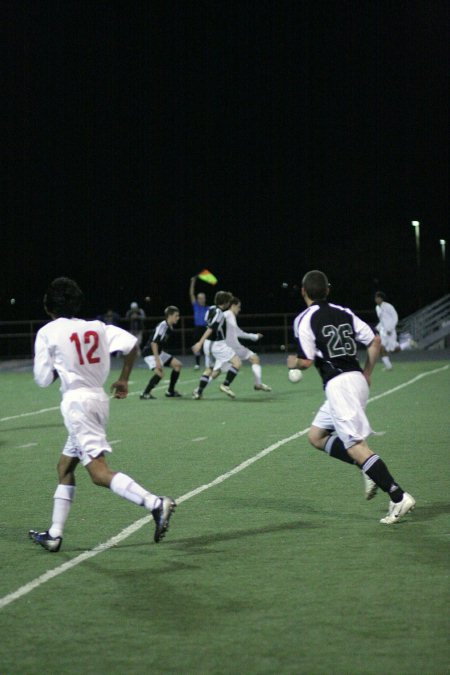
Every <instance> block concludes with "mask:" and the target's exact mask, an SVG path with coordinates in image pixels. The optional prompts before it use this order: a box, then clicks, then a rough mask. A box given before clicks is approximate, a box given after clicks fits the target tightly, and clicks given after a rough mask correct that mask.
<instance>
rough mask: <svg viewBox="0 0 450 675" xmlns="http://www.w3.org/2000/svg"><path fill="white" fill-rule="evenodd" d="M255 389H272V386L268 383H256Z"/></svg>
mask: <svg viewBox="0 0 450 675" xmlns="http://www.w3.org/2000/svg"><path fill="white" fill-rule="evenodd" d="M253 389H256V391H272V387H269V385H268V384H263V383H262V382H261V384H255V386H254V387H253Z"/></svg>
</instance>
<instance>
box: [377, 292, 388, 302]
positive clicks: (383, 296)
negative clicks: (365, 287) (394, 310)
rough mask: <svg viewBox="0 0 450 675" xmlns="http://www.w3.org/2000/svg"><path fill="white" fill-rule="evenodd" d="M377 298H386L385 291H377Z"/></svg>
mask: <svg viewBox="0 0 450 675" xmlns="http://www.w3.org/2000/svg"><path fill="white" fill-rule="evenodd" d="M375 297H376V298H381V299H382V300H386V293H383V291H377V292H376V293H375Z"/></svg>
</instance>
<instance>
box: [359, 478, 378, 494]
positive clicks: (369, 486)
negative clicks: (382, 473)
mask: <svg viewBox="0 0 450 675" xmlns="http://www.w3.org/2000/svg"><path fill="white" fill-rule="evenodd" d="M361 473H362V477H363V480H364V494H365V495H366V499H367V500H369V499H373V498H374V497H375V495H376V494H377V492H378V485H377V484H376V483H375V482H374V481H373V480H372V479H371V478H369V476H368V475H367V474H365V473H364V471H361Z"/></svg>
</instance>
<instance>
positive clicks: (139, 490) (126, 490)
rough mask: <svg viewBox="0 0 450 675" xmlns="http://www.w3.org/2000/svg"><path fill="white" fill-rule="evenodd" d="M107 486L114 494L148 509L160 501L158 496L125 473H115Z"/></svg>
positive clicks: (157, 504) (151, 508)
mask: <svg viewBox="0 0 450 675" xmlns="http://www.w3.org/2000/svg"><path fill="white" fill-rule="evenodd" d="M109 487H110V488H111V490H112V491H113V492H115V493H116V495H119V496H120V497H123V498H124V499H128V501H129V502H133V503H134V504H137V505H138V506H145V508H146V509H148V510H149V511H152V510H153V509H154V508H156V507H157V506H159V504H160V501H161V499H160V497H158V496H157V495H154V494H152V493H151V492H149V491H148V490H146V489H145V488H143V487H142V486H141V485H139V483H136V481H134V480H133V479H132V478H130V476H127V475H126V473H116V474H115V475H114V477H113V479H112V481H111V484H110V486H109Z"/></svg>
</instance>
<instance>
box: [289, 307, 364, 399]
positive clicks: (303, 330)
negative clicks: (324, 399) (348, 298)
mask: <svg viewBox="0 0 450 675" xmlns="http://www.w3.org/2000/svg"><path fill="white" fill-rule="evenodd" d="M294 335H295V337H296V339H297V341H298V352H297V355H298V357H299V358H301V359H310V360H311V361H314V363H315V366H316V368H317V370H318V371H319V373H320V376H321V378H322V380H323V385H324V386H325V385H326V384H327V382H329V381H330V380H331V379H332V378H333V377H336V376H337V375H340V374H341V373H346V372H349V371H352V370H358V371H360V372H361V366H360V365H359V362H358V357H357V343H358V342H359V343H361V344H363V345H365V346H366V347H367V346H369V345H370V343H371V342H372V340H373V339H374V337H375V336H374V333H373V331H372V329H371V328H370V326H368V325H367V324H366V323H365V322H364V321H362V320H361V319H360V318H359V317H357V316H356V314H354V313H353V312H352V311H351V309H348V308H345V307H341V306H340V305H334V304H332V303H330V302H326V301H321V302H315V303H313V304H312V305H310V306H309V307H308V309H305V311H304V312H302V313H301V314H299V315H298V316H297V317H296V318H295V320H294Z"/></svg>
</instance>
